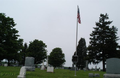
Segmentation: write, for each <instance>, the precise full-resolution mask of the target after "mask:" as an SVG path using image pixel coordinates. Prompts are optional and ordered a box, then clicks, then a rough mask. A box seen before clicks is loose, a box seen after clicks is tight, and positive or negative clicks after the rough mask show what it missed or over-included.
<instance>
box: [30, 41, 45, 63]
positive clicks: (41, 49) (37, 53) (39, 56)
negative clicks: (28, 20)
mask: <svg viewBox="0 0 120 78" xmlns="http://www.w3.org/2000/svg"><path fill="white" fill-rule="evenodd" d="M46 47H47V46H46V44H45V43H43V41H41V40H37V39H35V40H34V41H33V42H30V44H29V47H28V56H30V57H34V58H35V64H39V63H42V61H43V60H44V59H45V58H46V57H47V55H46V52H47V51H46V49H45V48H46Z"/></svg>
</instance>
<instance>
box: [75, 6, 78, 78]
mask: <svg viewBox="0 0 120 78" xmlns="http://www.w3.org/2000/svg"><path fill="white" fill-rule="evenodd" d="M77 10H78V6H77ZM77 14H78V13H77ZM77 39H78V18H77V22H76V54H75V55H77ZM76 65H77V63H76ZM76 65H75V76H76V69H77V66H76Z"/></svg>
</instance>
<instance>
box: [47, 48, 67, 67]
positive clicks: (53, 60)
mask: <svg viewBox="0 0 120 78" xmlns="http://www.w3.org/2000/svg"><path fill="white" fill-rule="evenodd" d="M64 62H65V55H64V53H62V49H61V48H54V49H53V50H52V52H51V53H50V55H49V57H48V63H49V64H50V65H52V66H54V67H62V65H63V64H64Z"/></svg>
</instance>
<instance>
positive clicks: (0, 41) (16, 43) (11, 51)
mask: <svg viewBox="0 0 120 78" xmlns="http://www.w3.org/2000/svg"><path fill="white" fill-rule="evenodd" d="M15 25H16V24H15V23H14V20H13V18H10V17H6V15H5V14H4V13H0V60H2V59H7V60H8V65H10V61H11V60H13V59H14V60H17V58H16V56H17V55H18V51H19V50H20V49H21V46H22V45H21V44H22V42H23V40H22V39H18V37H19V35H18V30H16V29H15V28H14V27H15Z"/></svg>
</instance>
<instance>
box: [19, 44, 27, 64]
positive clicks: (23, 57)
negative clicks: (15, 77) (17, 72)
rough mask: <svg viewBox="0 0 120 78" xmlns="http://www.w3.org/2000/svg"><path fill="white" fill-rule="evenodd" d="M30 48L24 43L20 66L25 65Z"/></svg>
mask: <svg viewBox="0 0 120 78" xmlns="http://www.w3.org/2000/svg"><path fill="white" fill-rule="evenodd" d="M27 52H28V46H27V43H24V45H23V47H22V51H21V52H20V64H22V65H25V64H24V63H25V57H26V56H27Z"/></svg>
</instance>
